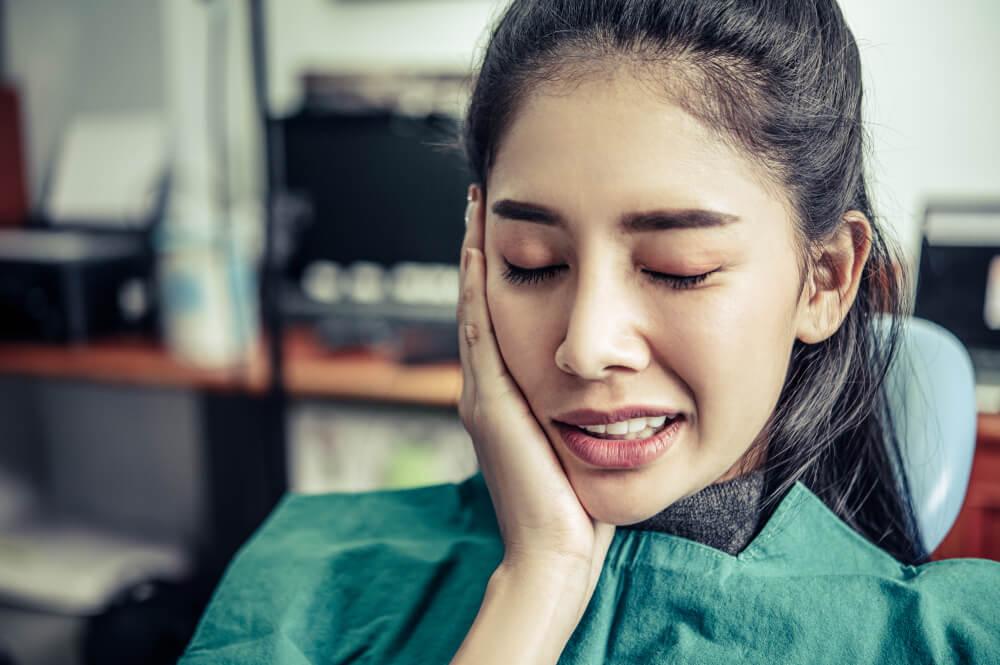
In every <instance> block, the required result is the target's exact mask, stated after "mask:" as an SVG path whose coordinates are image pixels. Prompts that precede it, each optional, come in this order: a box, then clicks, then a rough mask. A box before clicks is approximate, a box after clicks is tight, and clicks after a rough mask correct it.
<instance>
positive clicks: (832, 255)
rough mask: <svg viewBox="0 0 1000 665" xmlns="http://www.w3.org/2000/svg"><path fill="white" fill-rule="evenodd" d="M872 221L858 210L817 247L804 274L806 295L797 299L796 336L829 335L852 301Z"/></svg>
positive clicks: (812, 340) (815, 338) (809, 339)
mask: <svg viewBox="0 0 1000 665" xmlns="http://www.w3.org/2000/svg"><path fill="white" fill-rule="evenodd" d="M871 238H872V235H871V223H870V222H869V221H868V218H867V217H866V216H865V215H864V214H863V213H861V212H859V211H857V210H852V211H850V212H848V213H847V214H845V215H844V217H843V219H842V223H841V224H840V225H839V226H838V228H837V230H836V231H834V232H833V233H832V234H831V235H830V236H829V238H828V239H827V240H825V241H824V242H823V243H822V244H820V245H819V246H818V248H817V252H816V255H814V256H813V257H812V264H811V265H810V269H809V275H808V277H807V288H806V291H807V292H808V294H809V295H808V297H807V298H806V300H805V302H803V303H800V308H799V310H800V311H799V318H800V324H799V327H798V330H797V331H796V337H797V339H799V340H800V341H802V342H804V343H806V344H816V343H818V342H822V341H823V340H825V339H827V338H829V337H830V336H832V335H833V334H834V333H835V332H836V331H837V329H838V328H840V325H841V324H842V323H843V321H844V319H845V318H846V317H847V314H848V312H849V311H850V309H851V307H852V306H853V305H854V300H855V298H856V296H857V293H858V287H859V286H860V284H861V278H862V275H863V273H864V267H865V264H866V263H867V261H868V254H869V252H870V251H871Z"/></svg>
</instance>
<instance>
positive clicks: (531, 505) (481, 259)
mask: <svg viewBox="0 0 1000 665" xmlns="http://www.w3.org/2000/svg"><path fill="white" fill-rule="evenodd" d="M469 196H470V201H469V208H468V209H467V215H466V219H467V228H466V234H465V240H464V241H463V243H462V264H461V265H462V268H461V273H460V274H461V277H460V280H461V290H460V294H461V298H460V303H459V308H458V326H459V350H460V356H461V361H462V379H463V384H462V396H461V399H460V402H459V415H460V416H461V419H462V424H463V425H464V426H465V428H466V429H467V430H468V431H469V434H470V435H471V437H472V442H473V445H474V447H475V452H476V457H477V458H478V460H479V466H480V469H481V470H482V473H483V477H484V479H485V480H486V485H487V487H488V488H489V492H490V498H491V500H492V502H493V508H494V510H495V511H496V514H497V521H498V524H499V527H500V533H501V537H502V538H503V542H504V560H503V563H502V564H501V569H503V570H504V571H505V572H506V573H508V574H511V573H512V574H511V576H512V577H524V578H531V577H532V576H535V577H537V576H538V575H539V573H540V572H541V571H545V574H548V575H552V576H558V575H569V576H571V577H572V578H573V579H574V580H575V581H576V582H578V584H573V585H570V589H572V590H573V591H572V592H571V595H572V594H574V593H575V594H578V595H577V597H576V598H575V599H573V600H575V601H577V602H579V606H578V607H575V608H574V609H575V610H576V615H575V620H574V621H573V627H575V626H576V623H577V622H579V619H580V617H582V616H583V612H584V610H585V609H586V606H587V604H588V603H589V602H590V597H591V596H592V595H593V591H594V587H595V585H596V583H597V579H598V577H599V576H600V573H601V569H602V567H603V565H604V558H605V556H606V554H607V550H608V546H609V545H610V543H611V539H612V537H613V536H614V532H615V526H614V525H613V524H605V523H600V522H597V521H595V520H594V519H593V518H591V517H590V515H589V514H588V513H587V512H586V510H585V509H584V508H583V506H582V505H581V504H580V500H579V499H578V498H577V496H576V493H575V492H574V491H573V488H572V486H571V485H570V482H569V479H568V478H567V477H566V474H565V472H564V471H563V469H562V466H561V464H560V461H559V458H558V456H557V455H556V453H555V450H554V449H553V447H552V444H551V442H550V441H549V440H548V438H547V437H546V435H545V432H544V431H543V429H542V427H541V425H539V423H538V421H537V420H536V418H535V416H534V414H533V413H532V412H531V409H530V407H529V405H528V403H527V401H526V400H525V398H524V396H523V395H522V394H521V391H520V389H519V387H518V386H517V384H516V383H515V382H514V379H513V377H511V375H510V373H509V372H508V371H507V367H506V365H505V364H504V362H503V359H502V357H501V355H500V350H499V347H498V345H497V342H496V339H495V337H494V334H493V325H492V323H491V319H490V314H489V309H488V305H487V301H486V258H485V254H484V252H483V239H484V225H485V210H484V207H485V206H484V203H485V202H483V201H482V200H481V199H482V194H481V191H480V190H479V188H478V187H477V186H472V187H470V194H469ZM564 600H565V601H567V602H566V604H567V605H572V604H573V603H572V600H571V599H570V598H564Z"/></svg>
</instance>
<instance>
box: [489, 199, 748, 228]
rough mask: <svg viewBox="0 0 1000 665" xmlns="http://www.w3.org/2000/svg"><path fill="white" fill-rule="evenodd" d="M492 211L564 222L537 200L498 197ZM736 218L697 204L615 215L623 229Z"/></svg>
mask: <svg viewBox="0 0 1000 665" xmlns="http://www.w3.org/2000/svg"><path fill="white" fill-rule="evenodd" d="M490 209H491V210H492V211H493V214H494V215H496V216H497V217H500V218H501V219H505V220H510V221H518V222H530V223H532V224H543V225H546V226H565V223H566V222H565V220H564V219H563V217H562V216H561V215H560V214H559V213H558V212H556V211H554V210H552V209H550V208H547V207H545V206H543V205H538V204H537V203H526V202H524V201H514V200H513V199H501V200H500V201H497V202H496V203H494V204H493V206H492V207H491V208H490ZM738 221H740V218H739V217H737V216H736V215H730V214H728V213H724V212H717V211H715V210H703V209H700V208H683V209H663V210H647V211H643V212H628V213H625V214H623V215H622V216H621V217H620V219H619V222H618V224H619V226H621V227H622V228H623V229H625V230H626V231H631V232H636V233H638V232H642V231H665V230H670V229H703V228H711V227H719V226H727V225H729V224H733V223H736V222H738Z"/></svg>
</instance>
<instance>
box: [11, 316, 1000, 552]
mask: <svg viewBox="0 0 1000 665" xmlns="http://www.w3.org/2000/svg"><path fill="white" fill-rule="evenodd" d="M285 363H286V367H285V388H286V390H287V391H288V394H289V395H291V396H296V397H299V396H303V397H307V396H316V397H333V398H338V399H363V400H375V401H383V402H393V403H401V404H415V405H426V406H436V407H453V406H454V405H455V404H456V402H457V400H458V396H459V394H460V391H461V382H462V379H461V370H460V368H459V367H458V366H457V365H455V364H441V365H429V366H417V367H401V366H399V365H396V364H393V363H391V362H389V361H387V360H385V359H380V358H378V357H377V356H374V355H372V354H370V353H365V352H347V353H331V352H330V351H328V350H326V349H325V348H324V347H323V345H322V344H321V343H320V342H319V341H318V340H317V339H316V337H315V336H314V335H313V334H312V333H311V331H309V330H307V329H296V328H293V329H291V330H289V331H287V332H286V341H285ZM0 372H2V373H15V374H25V375H30V376H40V377H55V378H79V379H87V380H97V381H110V382H117V383H124V384H135V385H151V386H175V387H180V388H189V389H195V390H198V391H200V393H201V395H202V403H203V405H204V408H203V418H202V420H203V422H202V429H203V433H204V436H205V440H206V441H211V442H213V445H212V446H210V448H211V451H210V469H211V468H215V469H223V468H225V469H226V473H224V474H223V473H222V472H221V471H220V472H218V473H217V474H216V475H215V476H214V478H213V483H212V485H213V487H212V490H211V494H212V498H211V500H212V503H213V509H212V510H213V513H214V515H215V522H216V529H217V530H218V532H219V533H220V534H223V535H222V536H221V538H222V541H221V542H220V543H218V544H217V545H218V546H220V547H221V552H222V553H223V556H224V555H225V553H229V552H230V551H235V547H238V546H239V544H240V543H242V541H243V539H244V538H245V537H246V536H247V535H249V533H250V531H252V529H254V528H255V527H256V525H257V523H258V522H259V520H260V519H262V518H263V517H264V516H265V515H266V514H267V513H268V511H269V510H270V506H271V505H272V502H273V501H274V500H276V499H277V497H278V496H280V494H281V492H283V491H284V482H285V479H284V477H283V476H284V466H283V462H282V461H281V460H280V459H279V457H280V456H281V455H283V451H274V450H273V446H269V445H268V441H267V436H266V433H267V432H268V431H273V430H269V429H268V427H269V426H273V423H270V424H269V421H268V419H269V418H273V417H274V414H269V413H268V410H267V409H266V408H262V407H263V406H264V405H265V400H264V393H265V390H266V388H267V385H268V369H267V363H266V356H265V353H264V348H263V346H262V347H261V348H260V349H259V350H258V352H256V353H255V354H254V355H253V359H252V360H251V362H250V363H249V364H248V365H247V367H245V368H243V369H241V370H240V371H237V372H232V371H230V372H224V371H208V370H201V369H195V368H191V367H189V366H186V365H184V364H182V363H179V362H178V361H176V360H174V359H173V358H171V357H170V356H169V354H168V353H167V352H166V350H165V349H164V348H163V347H162V345H159V344H156V343H153V342H151V341H149V340H144V339H128V338H121V339H115V340H108V341H102V342H98V343H94V344H91V345H87V346H83V347H60V346H47V345H41V344H2V345H0ZM233 423H240V424H241V425H240V426H239V427H238V428H237V429H234V425H233ZM279 426H280V424H279ZM248 451H250V452H251V453H256V454H251V455H249V456H248V455H247V453H248ZM232 459H239V460H241V463H240V467H239V468H234V467H233V464H232ZM278 469H280V471H281V473H280V476H281V477H280V478H277V477H276V476H277V475H279V474H276V473H275V472H276V471H277V470H278ZM210 473H211V471H210ZM216 480H217V481H218V482H214V481H216ZM253 487H271V488H272V489H271V490H270V492H265V493H264V496H263V498H260V497H255V495H251V494H248V492H250V490H248V488H253ZM957 556H976V557H985V558H992V559H998V560H1000V414H982V413H981V414H979V422H978V441H977V451H976V457H975V461H974V463H973V470H972V478H971V480H970V484H969V491H968V492H967V494H966V500H965V504H964V505H963V508H962V512H961V514H960V515H959V518H958V520H957V521H956V523H955V527H954V528H953V529H952V530H951V532H950V533H949V534H948V537H947V538H946V539H945V541H944V543H942V545H941V547H940V548H939V549H938V551H937V552H936V553H935V558H949V557H957Z"/></svg>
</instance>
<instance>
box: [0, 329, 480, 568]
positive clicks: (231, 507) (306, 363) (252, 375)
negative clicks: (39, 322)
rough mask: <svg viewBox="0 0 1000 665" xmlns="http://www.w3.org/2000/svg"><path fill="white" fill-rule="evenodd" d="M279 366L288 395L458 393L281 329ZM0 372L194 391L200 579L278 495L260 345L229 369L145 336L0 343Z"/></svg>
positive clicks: (424, 369) (400, 398)
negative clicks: (76, 342) (202, 524)
mask: <svg viewBox="0 0 1000 665" xmlns="http://www.w3.org/2000/svg"><path fill="white" fill-rule="evenodd" d="M284 363H285V365H284V375H285V381H284V384H285V389H286V391H287V394H288V395H289V396H291V397H325V398H336V399H358V400H367V401H380V402H389V403H396V404H409V405H417V406H429V407H439V408H453V407H454V405H455V404H456V403H457V401H458V397H459V394H460V392H461V382H462V379H461V369H460V367H459V366H458V365H457V364H440V365H421V366H400V365H397V364H395V363H392V362H390V361H388V360H386V359H384V358H380V357H378V356H376V355H373V354H371V353H368V352H363V351H355V352H344V353H332V352H330V351H329V350H327V349H326V348H324V347H323V345H322V343H321V342H320V341H319V340H318V339H317V338H316V337H315V335H313V334H312V332H311V331H310V330H308V329H304V328H291V329H289V330H287V331H286V333H285V344H284ZM0 373H4V374H15V375H23V376H29V377H36V378H53V379H79V380H85V381H100V382H107V383H112V384H119V385H126V386H133V385H134V386H148V387H161V388H178V389H183V390H192V391H194V392H195V394H196V395H197V398H198V399H197V404H198V413H199V416H198V420H199V423H198V425H199V429H200V438H201V440H202V442H203V454H204V463H205V472H206V475H207V482H206V489H207V496H206V502H207V506H206V508H207V515H208V519H209V524H208V525H207V527H208V528H207V531H208V534H209V536H208V537H209V540H208V541H206V542H204V543H201V544H200V545H199V549H200V550H202V551H201V552H199V553H198V556H199V557H200V558H201V559H202V564H201V565H202V566H203V567H204V568H205V569H207V570H209V571H215V572H218V571H220V570H221V567H223V566H224V565H225V564H226V563H227V562H228V560H229V558H231V556H232V555H233V554H234V553H235V551H236V549H237V548H238V547H239V546H240V545H241V544H242V543H243V542H244V541H245V540H246V538H247V537H249V535H250V534H251V533H252V532H253V530H254V529H256V527H257V526H258V525H259V524H260V522H261V520H263V519H264V517H266V516H267V515H268V514H269V513H270V511H271V509H272V508H273V507H274V505H275V503H276V502H277V500H278V499H279V498H280V497H281V495H282V494H283V493H284V492H285V490H286V488H287V478H286V471H285V451H284V450H281V449H279V448H280V447H279V446H276V445H274V441H276V440H278V438H279V436H278V435H276V433H279V435H280V431H281V430H279V429H276V428H284V427H285V422H284V413H283V412H282V411H283V409H281V408H280V406H278V405H276V403H275V402H274V401H273V400H270V399H269V398H268V394H267V391H268V387H269V379H270V376H269V369H268V363H267V354H266V345H265V344H263V343H262V344H260V346H259V347H258V348H257V349H256V350H255V352H254V353H253V354H251V357H250V359H249V361H248V363H247V364H246V366H245V367H241V368H239V369H238V370H228V371H227V370H205V369H200V368H195V367H192V366H190V365H186V364H184V363H182V362H179V361H177V360H176V359H174V358H173V357H172V356H171V355H170V354H169V353H168V352H167V350H166V349H165V348H164V346H163V345H162V344H160V343H157V342H154V341H152V340H150V339H147V338H136V337H119V338H114V339H106V340H101V341H97V342H94V343H91V344H87V345H81V346H55V345H46V344H38V343H3V344H0Z"/></svg>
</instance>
